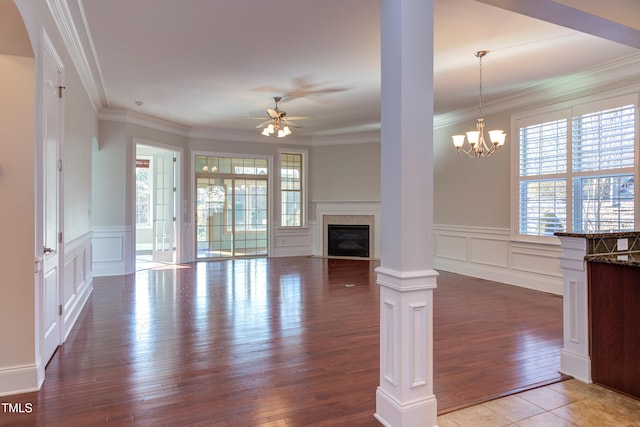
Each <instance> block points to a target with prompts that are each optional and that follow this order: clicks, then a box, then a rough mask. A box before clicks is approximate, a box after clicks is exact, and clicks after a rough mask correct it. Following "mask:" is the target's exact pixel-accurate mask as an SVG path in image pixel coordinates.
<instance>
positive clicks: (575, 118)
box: [514, 95, 639, 240]
mask: <svg viewBox="0 0 640 427" xmlns="http://www.w3.org/2000/svg"><path fill="white" fill-rule="evenodd" d="M637 110H638V109H637V95H627V96H621V97H617V98H613V99H608V100H604V101H598V102H592V103H585V104H576V105H573V106H571V107H569V108H566V109H563V110H557V111H553V112H549V113H542V114H537V115H535V116H533V115H532V116H523V117H521V118H518V119H516V121H515V125H516V129H515V132H514V135H516V136H517V142H516V143H515V144H514V153H515V161H516V162H517V163H516V165H517V167H516V168H515V169H514V170H515V171H516V174H517V175H516V177H517V180H516V181H517V184H516V185H514V200H517V205H516V208H515V211H516V214H515V215H514V217H515V227H514V230H515V233H516V235H517V236H516V238H518V239H521V240H529V239H531V240H546V239H548V238H549V237H547V236H553V234H554V233H555V232H573V233H600V232H615V231H629V230H634V229H635V227H636V224H637V223H638V220H637V216H638V215H637V214H636V212H638V206H637V205H638V199H639V197H638V195H637V193H636V192H637V190H636V189H635V186H634V182H635V179H636V174H637V169H638V164H639V161H638V143H637V141H638V137H637V133H638V132H637V126H638V119H637V116H638V111H637Z"/></svg>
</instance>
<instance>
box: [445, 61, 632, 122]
mask: <svg viewBox="0 0 640 427" xmlns="http://www.w3.org/2000/svg"><path fill="white" fill-rule="evenodd" d="M639 69H640V54H634V55H630V56H627V57H624V58H620V59H618V60H615V61H610V62H607V63H604V64H600V65H598V66H595V67H592V68H589V69H586V70H584V71H582V72H580V73H575V74H570V75H566V76H560V77H554V78H550V79H548V80H545V81H542V82H540V83H538V84H535V85H532V86H530V87H528V88H525V89H522V90H518V91H513V92H510V93H508V94H507V95H505V96H501V97H496V98H493V99H490V100H488V101H487V102H485V101H484V100H483V103H482V110H483V112H484V115H485V116H486V115H489V114H494V113H500V112H503V111H508V110H513V109H516V108H522V107H525V106H527V105H531V104H535V103H537V102H546V103H554V102H557V101H558V100H560V99H561V98H565V97H569V96H571V95H574V96H575V95H580V96H581V95H584V94H585V92H588V93H593V92H594V91H598V90H601V89H604V88H605V87H607V86H611V85H615V86H616V87H625V86H631V85H633V84H637V83H638V82H640V72H639V71H638V70H639ZM477 115H478V109H477V106H474V107H471V108H466V109H462V110H456V111H451V112H448V113H444V114H438V115H436V116H435V117H434V121H433V123H434V128H435V129H438V128H442V127H446V126H449V125H453V124H456V123H460V122H462V121H465V120H470V119H474V118H476V117H477Z"/></svg>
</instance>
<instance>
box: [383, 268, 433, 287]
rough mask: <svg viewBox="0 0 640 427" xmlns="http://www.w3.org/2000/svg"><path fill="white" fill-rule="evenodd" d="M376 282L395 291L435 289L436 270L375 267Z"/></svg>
mask: <svg viewBox="0 0 640 427" xmlns="http://www.w3.org/2000/svg"><path fill="white" fill-rule="evenodd" d="M376 273H378V278H377V283H378V284H379V285H380V286H384V287H387V288H391V289H394V290H396V291H401V292H402V291H418V290H426V289H435V288H436V287H437V284H436V278H437V277H438V272H437V271H435V270H418V271H398V270H393V269H391V268H386V267H378V268H376Z"/></svg>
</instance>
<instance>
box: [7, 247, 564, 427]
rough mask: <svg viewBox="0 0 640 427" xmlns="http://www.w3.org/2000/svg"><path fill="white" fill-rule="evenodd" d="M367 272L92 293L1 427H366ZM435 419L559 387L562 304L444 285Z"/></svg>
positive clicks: (180, 270) (173, 275)
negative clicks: (33, 388) (41, 375)
mask: <svg viewBox="0 0 640 427" xmlns="http://www.w3.org/2000/svg"><path fill="white" fill-rule="evenodd" d="M376 266H377V263H376V262H371V261H363V260H338V259H321V258H308V257H295V258H256V259H240V260H227V261H214V262H208V263H207V262H199V263H193V264H185V265H181V266H177V267H176V268H164V269H157V270H148V271H142V272H138V273H136V274H134V275H128V276H119V277H104V278H95V279H94V282H95V283H94V286H95V290H94V293H93V295H92V296H91V298H90V300H89V302H88V303H87V306H86V307H85V309H84V310H83V312H82V314H81V317H80V319H79V321H78V323H77V325H76V327H75V328H74V329H73V331H72V333H71V335H70V336H69V338H68V339H67V342H66V343H65V344H64V345H63V346H61V347H60V348H59V349H58V351H57V352H56V354H55V355H54V357H53V358H52V360H51V362H50V363H49V365H48V367H47V370H46V380H45V382H44V384H43V387H42V389H41V390H40V391H39V392H37V393H27V394H22V395H17V396H6V397H3V398H0V400H2V401H3V402H10V403H12V404H16V403H20V404H22V405H23V407H24V405H26V404H27V403H29V404H31V406H32V411H31V412H30V413H22V414H9V413H6V412H0V425H2V426H8V425H11V426H18V425H24V426H48V427H49V426H62V425H71V426H95V425H105V424H107V425H139V426H185V425H193V426H205V425H214V426H281V425H287V426H306V425H317V426H334V425H350V426H353V425H356V426H369V425H370V426H376V425H378V423H377V421H376V420H375V419H374V418H373V413H374V411H375V391H376V387H377V386H378V384H379V362H378V360H379V288H378V285H377V284H376V283H375V272H374V268H375V267H376ZM434 303H435V308H434V311H435V313H434V335H435V339H434V346H435V354H434V369H435V378H434V383H435V393H436V398H437V399H438V408H439V413H445V412H448V411H450V410H453V409H455V408H459V407H463V406H468V405H471V404H474V403H477V402H481V401H484V400H487V399H490V398H495V397H497V396H501V395H505V394H509V393H511V392H514V391H520V390H523V389H526V388H528V387H531V386H536V385H541V384H547V383H552V382H555V381H559V380H561V379H562V376H561V375H560V374H558V372H557V371H558V368H559V357H560V349H561V345H562V299H561V298H559V297H557V296H553V295H549V294H545V293H540V292H535V291H530V290H526V289H522V288H517V287H513V286H508V285H503V284H499V283H494V282H489V281H484V280H480V279H473V278H469V277H465V276H460V275H455V274H452V273H446V272H441V275H440V277H439V278H438V288H437V289H436V291H435V294H434Z"/></svg>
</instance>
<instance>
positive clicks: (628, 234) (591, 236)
mask: <svg viewBox="0 0 640 427" xmlns="http://www.w3.org/2000/svg"><path fill="white" fill-rule="evenodd" d="M553 234H554V236H561V237H584V238H585V239H601V238H606V237H614V238H622V237H636V236H640V231H617V232H610V233H566V232H556V233H553Z"/></svg>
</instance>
